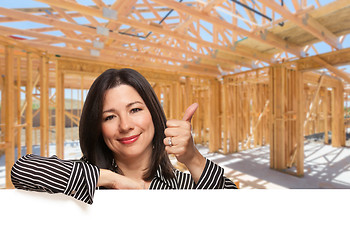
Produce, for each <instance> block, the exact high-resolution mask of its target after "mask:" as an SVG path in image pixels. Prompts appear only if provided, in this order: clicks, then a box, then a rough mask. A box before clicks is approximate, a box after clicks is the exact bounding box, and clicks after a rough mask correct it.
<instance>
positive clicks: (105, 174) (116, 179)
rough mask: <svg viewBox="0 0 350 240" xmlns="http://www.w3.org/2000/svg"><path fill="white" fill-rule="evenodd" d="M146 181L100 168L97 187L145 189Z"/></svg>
mask: <svg viewBox="0 0 350 240" xmlns="http://www.w3.org/2000/svg"><path fill="white" fill-rule="evenodd" d="M144 185H145V184H144V183H142V182H138V181H136V180H134V179H131V178H128V177H125V176H123V175H120V174H118V173H115V172H112V171H110V170H107V169H100V177H99V179H98V182H97V187H106V188H111V189H144Z"/></svg>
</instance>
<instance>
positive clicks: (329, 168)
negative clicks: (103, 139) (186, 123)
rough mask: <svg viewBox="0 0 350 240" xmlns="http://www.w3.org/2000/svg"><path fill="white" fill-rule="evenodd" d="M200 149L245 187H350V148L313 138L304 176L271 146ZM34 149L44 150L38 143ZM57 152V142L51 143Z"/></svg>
mask: <svg viewBox="0 0 350 240" xmlns="http://www.w3.org/2000/svg"><path fill="white" fill-rule="evenodd" d="M197 147H198V149H199V151H200V152H201V153H202V154H203V155H204V156H205V157H207V158H209V159H210V160H213V161H214V162H216V163H218V164H219V165H220V166H222V167H223V168H224V169H225V174H226V176H227V177H229V178H231V179H233V180H234V181H239V183H240V188H241V189H281V188H286V189H289V188H293V189H318V188H328V189H343V188H348V189H350V148H348V147H343V148H333V147H332V146H330V145H324V144H322V143H319V142H314V141H312V140H309V141H305V145H304V151H305V161H304V162H305V163H304V169H305V171H304V177H296V176H293V175H290V174H286V173H282V172H279V171H276V170H272V169H270V167H269V161H270V160H269V158H270V155H269V147H268V146H264V147H260V148H256V149H250V150H246V151H242V152H239V153H233V154H228V155H223V154H220V153H209V152H208V149H207V148H205V147H203V146H200V145H198V146H197ZM33 152H34V153H36V154H39V153H40V150H39V148H38V147H36V148H33ZM50 154H55V145H51V146H50ZM80 156H81V152H80V148H79V143H78V142H68V143H66V144H65V159H77V158H80ZM4 163H5V160H4V157H1V158H0V188H3V187H4V186H5V166H4Z"/></svg>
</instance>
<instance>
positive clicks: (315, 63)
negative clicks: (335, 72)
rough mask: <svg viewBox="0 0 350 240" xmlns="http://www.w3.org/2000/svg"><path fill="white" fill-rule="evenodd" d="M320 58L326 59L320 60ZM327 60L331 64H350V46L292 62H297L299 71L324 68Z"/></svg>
mask: <svg viewBox="0 0 350 240" xmlns="http://www.w3.org/2000/svg"><path fill="white" fill-rule="evenodd" d="M319 58H321V59H322V60H324V61H320V60H319ZM325 62H327V63H328V64H329V65H331V66H341V65H347V64H350V48H344V49H341V50H337V51H332V52H329V53H324V54H320V55H316V56H311V57H306V58H302V59H299V60H295V61H292V63H295V64H297V67H298V69H299V71H310V70H316V69H320V68H324V65H325Z"/></svg>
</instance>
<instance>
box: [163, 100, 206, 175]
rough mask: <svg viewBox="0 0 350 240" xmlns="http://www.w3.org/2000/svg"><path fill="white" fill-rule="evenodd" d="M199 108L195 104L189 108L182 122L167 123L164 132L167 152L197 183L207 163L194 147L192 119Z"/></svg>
mask: <svg viewBox="0 0 350 240" xmlns="http://www.w3.org/2000/svg"><path fill="white" fill-rule="evenodd" d="M197 108H198V104H197V103H194V104H192V105H191V106H189V107H188V108H187V110H186V111H185V115H184V117H183V118H182V120H169V121H167V128H166V129H165V131H164V133H165V136H166V138H165V139H164V145H165V150H166V151H167V153H168V154H174V155H175V157H176V158H177V160H178V161H179V162H181V163H183V164H185V165H186V167H187V168H188V170H189V171H190V172H191V175H192V178H193V179H194V181H195V182H197V181H198V180H199V178H200V176H201V174H202V171H203V169H204V167H205V163H206V160H205V158H204V157H203V156H202V155H201V154H200V153H199V151H198V150H197V148H196V146H195V145H194V141H193V138H192V133H191V130H192V126H191V119H192V116H193V115H194V113H195V111H196V110H197Z"/></svg>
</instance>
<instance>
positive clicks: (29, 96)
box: [26, 53, 33, 154]
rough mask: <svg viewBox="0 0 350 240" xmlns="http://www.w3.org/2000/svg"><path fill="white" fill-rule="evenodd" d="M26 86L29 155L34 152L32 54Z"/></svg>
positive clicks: (29, 59)
mask: <svg viewBox="0 0 350 240" xmlns="http://www.w3.org/2000/svg"><path fill="white" fill-rule="evenodd" d="M26 84H27V86H26V102H27V107H26V147H27V154H28V153H32V151H33V63H32V54H31V53H27V82H26Z"/></svg>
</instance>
